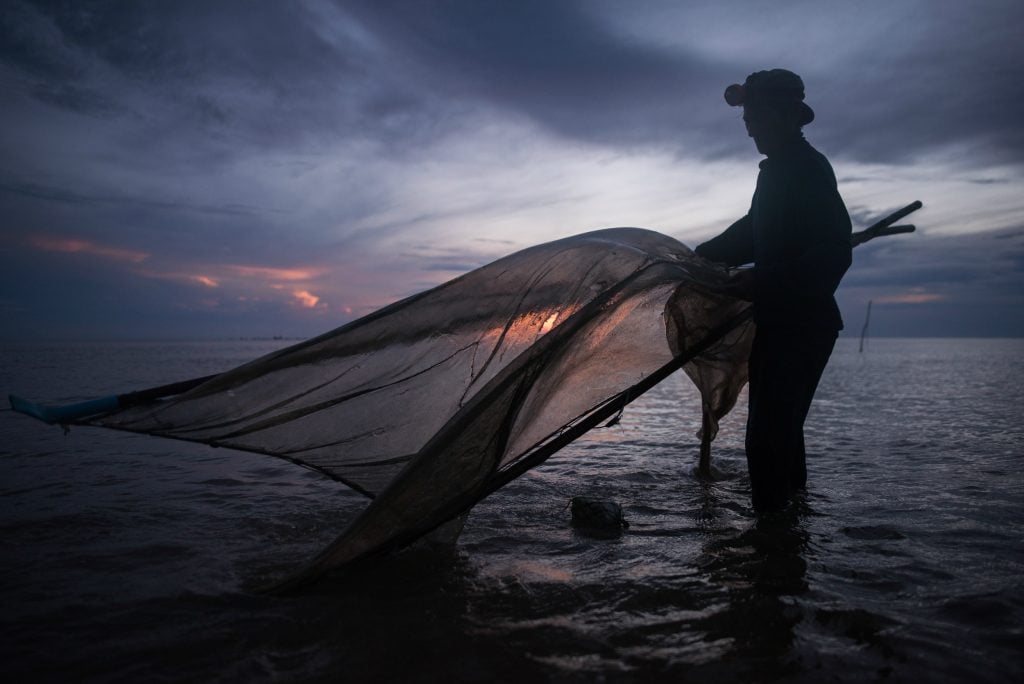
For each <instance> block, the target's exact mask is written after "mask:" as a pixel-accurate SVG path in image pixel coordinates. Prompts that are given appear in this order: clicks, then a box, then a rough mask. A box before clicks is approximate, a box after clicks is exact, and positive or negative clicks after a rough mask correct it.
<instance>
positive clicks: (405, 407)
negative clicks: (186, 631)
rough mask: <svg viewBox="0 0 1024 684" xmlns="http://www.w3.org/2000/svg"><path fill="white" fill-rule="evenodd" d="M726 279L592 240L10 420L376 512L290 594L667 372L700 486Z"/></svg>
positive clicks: (449, 511)
mask: <svg viewBox="0 0 1024 684" xmlns="http://www.w3.org/2000/svg"><path fill="white" fill-rule="evenodd" d="M906 213H909V212H906ZM894 217H896V215H894ZM897 218H898V217H897ZM893 220H895V219H894V218H893V217H889V218H888V219H885V220H884V221H882V222H879V226H881V224H883V223H884V224H885V226H887V225H888V224H889V223H892V221H893ZM886 221H887V222H888V223H886ZM881 227H882V228H884V226H881ZM893 230H895V229H893ZM876 234H885V233H884V232H879V231H878V229H876V231H875V233H874V234H872V235H870V236H867V237H865V238H864V239H870V237H874V235H876ZM854 237H855V239H856V237H857V236H856V235H855V236H854ZM855 244H856V243H855ZM729 278H730V274H729V271H728V270H727V269H726V268H724V267H720V266H717V265H714V264H711V263H709V262H707V261H705V260H703V259H701V258H699V257H697V256H696V255H695V254H694V253H693V252H692V251H691V250H690V249H689V248H687V247H686V246H685V245H683V244H682V243H680V242H679V241H677V240H675V239H673V238H671V237H668V236H665V235H661V234H659V233H655V232H653V231H648V230H641V229H638V228H616V229H609V230H600V231H594V232H592V233H585V234H583V235H577V236H574V237H570V238H565V239H563V240H558V241H555V242H550V243H546V244H543V245H538V246H536V247H531V248H529V249H525V250H522V251H520V252H517V253H515V254H512V255H510V256H507V257H505V258H503V259H499V260H498V261H495V262H493V263H491V264H488V265H486V266H484V267H482V268H479V269H477V270H475V271H472V272H470V273H467V274H466V275H464V276H461V277H459V278H456V279H454V280H452V281H449V282H447V283H445V284H443V285H440V286H438V287H436V288H434V289H432V290H428V291H426V292H422V293H420V294H417V295H414V296H412V297H409V298H407V299H405V300H402V301H400V302H397V303H395V304H392V305H391V306H388V307H385V308H384V309H381V310H380V311H377V312H374V313H372V314H370V315H368V316H365V317H363V318H361V319H359V320H356V321H353V322H351V323H349V324H347V325H345V326H342V327H341V328H338V329H336V330H333V331H331V332H328V333H326V334H324V335H321V336H319V337H316V338H314V339H311V340H308V341H306V342H302V343H300V344H297V345H294V346H291V347H288V348H286V349H282V350H280V351H277V352H274V353H271V354H268V355H267V356H264V357H263V358H260V359H256V360H255V361H252V362H250V363H247V364H244V365H242V366H239V367H238V368H235V369H233V370H229V371H227V372H225V373H221V374H219V375H215V376H212V377H204V378H196V379H194V380H187V381H184V382H181V383H174V384H173V385H165V386H162V387H158V388H153V389H150V390H142V391H140V392H134V393H128V394H122V395H117V396H114V397H109V398H107V399H101V400H91V401H87V402H83V403H81V404H75V405H72V406H65V407H58V408H56V409H54V408H53V407H44V406H41V405H39V404H34V403H32V402H27V401H24V400H21V399H18V398H15V397H11V404H12V407H13V408H14V409H15V410H18V411H21V412H23V413H27V414H29V415H33V416H34V417H36V418H39V419H41V420H44V421H46V422H51V423H59V424H63V425H94V426H100V427H107V428H112V429H116V430H124V431H128V432H137V433H142V434H148V435H156V436H161V437H168V438H173V439H182V440H187V441H193V442H200V443H204V444H209V445H211V446H218V447H228V448H233V449H239V450H242V451H250V452H254V453H259V454H266V455H270V456H277V457H279V458H283V459H286V460H289V461H292V462H294V463H298V464H300V465H303V466H306V467H309V468H312V469H315V470H318V471H320V472H322V473H324V474H326V475H328V476H329V477H331V478H334V479H336V480H338V481H340V482H343V483H345V484H347V485H349V486H350V487H352V488H353V489H355V490H357V491H359V492H361V493H363V494H364V495H366V496H367V497H368V499H371V501H370V502H369V503H368V505H367V507H366V508H365V509H364V510H363V512H362V513H361V514H359V515H358V516H357V517H356V518H355V519H354V520H352V521H351V523H349V524H348V526H347V527H346V528H345V529H344V530H343V531H342V532H341V534H340V535H339V536H338V538H337V539H336V540H335V541H334V542H333V543H332V544H331V545H330V546H329V547H328V548H326V549H325V550H324V551H323V552H322V553H320V554H319V555H318V556H317V557H316V558H315V559H313V561H312V562H311V563H309V564H308V565H306V567H305V568H304V569H302V570H301V571H299V572H298V573H297V574H296V575H294V576H293V577H292V578H291V579H289V580H287V581H285V582H283V583H281V584H280V585H278V588H287V587H291V586H295V585H297V584H301V583H303V582H306V581H309V580H312V579H315V578H316V577H318V576H319V575H321V574H323V573H324V572H326V571H329V570H331V569H334V568H340V567H343V566H345V565H347V564H349V563H352V562H353V561H356V560H359V559H361V558H364V557H367V556H370V555H373V554H378V553H382V552H385V551H389V550H392V549H395V548H399V547H402V546H406V545H408V544H410V543H412V542H413V541H415V540H417V539H419V538H420V537H422V536H424V535H426V534H428V533H430V532H431V531H432V530H434V529H436V528H438V527H439V526H441V525H443V524H445V523H446V522H448V521H450V520H453V519H455V518H458V517H459V516H461V515H464V514H465V513H467V512H468V511H469V510H470V509H471V508H472V507H473V506H474V505H475V504H476V503H477V502H478V501H479V500H481V499H482V498H484V497H485V496H487V495H488V494H490V493H491V492H493V491H495V490H496V489H498V488H500V487H501V486H503V485H504V484H506V483H507V482H509V481H510V480H512V479H514V478H516V477H518V476H519V475H521V474H523V473H524V472H526V471H527V470H528V469H530V468H532V467H534V466H536V465H538V464H539V463H542V462H543V461H545V460H546V459H547V458H548V457H549V456H551V454H553V453H555V452H556V451H558V450H559V449H561V448H562V447H563V446H565V445H566V444H568V443H569V442H571V441H572V440H574V439H576V438H577V437H579V436H580V435H582V434H584V433H585V432H586V431H588V430H590V429H591V428H593V427H596V426H598V425H601V424H603V423H605V422H607V421H608V420H609V419H610V418H612V417H613V416H615V415H616V414H617V413H619V412H620V411H621V410H622V408H623V407H624V406H626V405H627V404H629V403H630V402H631V401H633V400H634V399H636V398H637V397H639V396H640V395H641V394H643V393H644V392H646V391H647V390H648V389H650V388H651V387H653V386H654V385H656V384H657V383H659V382H661V381H662V380H664V379H665V378H666V377H668V376H669V375H670V374H671V373H673V372H675V371H677V370H679V369H683V370H684V371H685V372H686V373H687V375H688V376H689V377H690V378H691V380H693V382H694V384H696V386H697V388H698V389H699V391H700V393H701V397H702V403H703V410H704V424H703V430H702V449H701V453H702V458H701V464H702V469H706V470H707V471H710V467H709V464H708V461H707V459H708V453H709V449H708V448H707V447H708V446H709V445H710V441H711V439H712V438H713V437H714V434H715V432H716V431H717V427H718V420H719V419H720V418H721V417H722V416H724V415H725V414H726V413H728V412H729V410H730V409H731V408H732V406H733V405H734V404H735V401H736V397H737V395H738V394H739V391H740V389H741V388H742V387H743V385H744V384H745V382H746V363H747V357H748V355H749V349H750V342H751V340H752V336H753V323H752V322H751V316H750V313H751V309H750V305H749V303H747V302H745V301H741V300H737V299H735V298H734V297H732V296H731V295H730V294H727V292H728V287H727V284H728V282H729Z"/></svg>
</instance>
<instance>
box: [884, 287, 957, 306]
mask: <svg viewBox="0 0 1024 684" xmlns="http://www.w3.org/2000/svg"><path fill="white" fill-rule="evenodd" d="M946 299H947V297H946V295H942V294H938V293H936V292H925V291H924V288H917V287H916V288H913V289H912V291H910V292H905V293H903V294H893V295H882V296H881V297H878V298H877V299H875V301H876V302H878V303H879V304H929V303H931V302H941V301H945V300H946Z"/></svg>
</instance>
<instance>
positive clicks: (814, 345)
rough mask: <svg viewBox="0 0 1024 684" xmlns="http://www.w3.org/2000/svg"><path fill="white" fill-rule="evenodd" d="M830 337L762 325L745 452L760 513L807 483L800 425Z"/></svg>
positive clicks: (752, 366) (832, 336)
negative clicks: (780, 329)
mask: <svg viewBox="0 0 1024 684" xmlns="http://www.w3.org/2000/svg"><path fill="white" fill-rule="evenodd" d="M834 343H835V334H834V333H831V332H830V333H827V334H823V333H814V332H806V331H801V332H794V331H790V330H782V331H779V330H772V329H770V328H767V327H765V326H760V327H758V329H757V333H756V335H755V338H754V345H753V349H752V350H751V356H750V388H749V410H748V414H747V437H746V452H747V466H748V468H749V470H750V489H751V498H752V499H753V503H754V508H755V510H757V511H758V512H764V511H771V510H777V509H779V508H782V507H783V506H785V505H786V503H787V502H788V501H789V498H790V495H791V494H792V492H793V491H794V490H796V489H799V488H802V487H803V486H804V484H805V483H806V480H807V468H806V457H805V454H804V441H803V424H804V419H805V418H806V417H807V412H808V409H809V408H810V405H811V400H812V399H813V398H814V391H815V389H816V388H817V385H818V380H819V379H820V378H821V373H822V371H823V370H824V368H825V364H826V363H827V362H828V358H829V355H830V354H831V352H832V346H833V345H834Z"/></svg>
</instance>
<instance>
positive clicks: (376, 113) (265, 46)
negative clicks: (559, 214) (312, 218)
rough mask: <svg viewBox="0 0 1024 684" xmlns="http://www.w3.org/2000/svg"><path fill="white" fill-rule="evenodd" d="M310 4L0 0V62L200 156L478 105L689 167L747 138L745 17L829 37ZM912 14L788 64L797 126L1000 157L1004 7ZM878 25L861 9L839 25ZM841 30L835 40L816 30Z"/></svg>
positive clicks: (71, 101)
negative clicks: (798, 74)
mask: <svg viewBox="0 0 1024 684" xmlns="http://www.w3.org/2000/svg"><path fill="white" fill-rule="evenodd" d="M655 4H657V3H655ZM316 7H318V6H316V5H304V4H298V3H246V2H215V3H211V2H198V1H195V2H174V3H140V2H131V1H128V0H124V1H121V2H99V3H77V2H72V1H70V0H69V1H68V2H48V3H39V4H35V5H27V4H23V3H17V2H16V3H11V4H9V9H8V10H7V11H6V12H5V13H4V15H3V16H4V20H3V23H2V25H0V26H2V27H0V30H2V41H0V45H2V46H3V47H2V49H0V58H2V59H3V61H4V62H5V63H6V64H7V65H8V67H10V68H13V69H14V70H15V73H16V78H15V82H16V83H17V87H18V88H20V89H21V90H22V91H23V92H26V93H28V94H30V95H31V96H33V97H35V98H36V99H38V100H42V101H45V102H46V103H48V104H50V105H53V106H59V107H63V108H66V109H70V110H72V111H77V112H81V113H90V114H92V115H94V116H101V117H112V116H118V117H120V118H122V119H123V123H124V125H126V126H129V127H134V128H138V129H139V133H140V134H145V135H150V136H170V139H169V140H168V139H167V138H160V137H154V138H152V139H150V140H149V141H148V144H149V145H153V146H155V147H159V146H160V144H161V142H165V143H167V144H193V145H195V146H197V147H201V148H202V149H197V150H196V152H195V154H197V155H200V154H202V153H206V154H208V155H211V158H214V159H216V158H218V155H225V154H228V155H230V154H237V153H239V151H240V149H239V148H240V146H241V147H242V148H244V147H245V146H257V145H258V146H261V147H267V146H284V145H295V144H300V145H301V144H306V145H316V144H318V143H320V142H322V141H323V140H324V139H326V138H345V137H358V138H365V139H374V140H376V141H377V142H378V143H379V144H383V145H387V146H389V147H390V148H392V149H401V148H402V146H404V145H412V144H417V143H422V142H427V141H433V140H434V139H436V137H437V136H438V135H444V134H452V133H454V132H457V131H458V130H459V128H460V126H461V125H464V124H465V120H464V116H465V114H466V113H467V112H470V111H473V110H475V109H478V108H482V109H485V110H486V109H488V108H490V109H493V110H494V111H496V112H502V111H504V112H512V113H518V114H522V115H525V116H527V117H529V118H530V119H532V120H533V121H535V122H537V123H539V124H540V125H542V126H544V127H545V128H547V129H548V130H550V131H553V132H555V133H557V134H558V135H561V136H564V137H568V138H577V139H583V140H586V141H589V142H594V143H599V144H602V145H606V146H622V147H632V146H637V145H642V146H660V147H663V148H667V149H671V150H675V151H677V152H678V153H680V154H683V155H685V156H689V157H696V158H700V157H709V156H710V157H716V156H720V155H721V154H724V153H736V152H740V151H744V152H745V151H746V150H747V147H748V142H747V141H746V140H745V139H744V137H743V135H742V128H741V127H740V126H739V125H737V124H738V115H737V114H736V112H735V111H730V110H729V108H728V107H726V106H725V105H724V103H723V102H722V101H721V91H722V89H723V87H724V85H726V84H728V83H729V82H731V81H735V80H742V79H743V77H744V76H745V75H746V73H748V72H749V71H751V70H754V69H757V68H764V67H771V66H780V65H776V64H761V63H758V62H757V61H755V60H756V59H760V58H759V57H754V55H758V54H760V53H759V52H758V51H757V48H758V38H759V35H758V31H759V30H760V31H763V32H767V31H770V30H771V29H772V28H773V26H774V23H775V22H781V23H794V19H799V20H800V23H799V24H795V25H794V26H793V29H792V30H793V36H792V40H793V41H795V42H799V41H800V40H801V39H802V38H805V37H809V36H814V35H815V34H822V33H824V32H828V31H836V30H837V28H836V27H835V26H831V25H829V24H828V23H827V22H825V21H824V18H825V17H826V16H827V10H823V9H821V8H817V9H816V6H815V5H807V6H806V8H805V9H802V10H801V14H795V13H794V11H792V10H786V9H785V8H781V9H772V10H766V8H765V6H764V5H763V3H740V4H733V5H729V6H728V7H729V8H730V9H729V10H728V11H723V12H720V13H719V14H717V15H715V16H714V17H711V18H709V17H708V16H706V15H704V14H698V13H696V12H695V11H694V10H688V9H687V6H681V5H675V6H674V7H673V13H672V14H671V15H670V16H671V18H672V21H674V22H677V23H678V24H679V25H680V26H687V25H690V24H693V23H698V24H699V23H700V22H705V23H706V26H700V25H699V26H698V29H700V30H706V31H707V32H709V33H714V32H715V31H722V32H724V31H726V30H727V29H729V28H730V27H731V26H732V25H748V33H749V35H750V38H749V39H748V40H746V41H745V44H744V43H743V42H741V43H740V44H737V45H736V49H735V51H734V54H732V55H731V56H730V57H729V59H728V60H727V61H726V60H725V59H723V58H722V57H721V56H712V55H708V54H705V53H702V52H700V51H698V50H695V49H688V48H686V47H685V46H675V47H672V48H669V47H666V46H665V45H663V44H659V45H658V46H651V45H646V44H644V43H641V42H640V41H639V40H636V39H635V37H633V38H631V37H630V36H629V35H628V34H625V33H623V32H621V31H618V30H617V28H616V25H615V19H614V13H613V12H607V11H606V12H603V13H598V12H595V6H594V4H593V3H585V2H570V1H568V0H566V1H562V2H546V1H542V0H523V1H521V2H514V3H507V2H497V1H490V0H452V1H447V2H419V1H416V0H406V1H400V2H379V1H373V2H369V1H350V2H338V3H336V11H330V12H328V11H327V10H326V9H325V8H323V7H321V8H320V10H316V9H315V8H316ZM694 7H699V6H694ZM916 7H917V8H918V10H919V11H918V13H917V15H914V14H908V15H907V16H911V17H912V18H913V21H912V22H906V23H904V24H902V25H900V26H885V27H883V28H884V30H883V28H879V29H878V34H877V35H876V34H872V35H875V36H876V37H879V36H881V37H885V38H886V40H881V41H879V42H874V43H871V44H865V45H863V46H862V47H861V48H860V49H856V48H849V49H847V50H846V52H845V53H844V54H849V55H850V57H849V58H847V59H845V60H842V61H840V62H839V63H837V64H835V66H834V68H833V69H832V70H831V71H830V72H829V73H828V74H817V73H814V71H813V66H814V64H815V61H816V60H815V57H814V55H808V56H807V57H806V58H805V59H804V61H805V62H806V64H805V65H801V64H792V65H788V66H791V67H792V68H794V69H796V70H798V71H801V70H803V69H802V68H801V66H806V67H807V68H808V69H809V70H811V72H810V73H809V74H808V75H807V80H808V83H809V85H808V88H809V99H810V101H812V103H814V104H815V106H817V107H819V110H820V111H822V112H825V115H824V116H821V117H820V118H819V121H817V122H815V123H814V124H812V126H813V128H812V129H810V131H813V134H812V137H814V139H815V140H817V141H820V142H821V143H822V144H823V145H824V146H826V147H827V148H828V149H829V150H831V151H832V152H833V154H837V155H841V156H844V157H848V158H853V159H857V160H861V161H872V162H886V161H898V160H905V159H908V158H910V157H912V156H914V155H919V154H922V153H925V152H927V151H928V150H931V149H934V148H939V147H943V146H947V145H950V144H954V143H962V144H964V145H970V146H972V150H973V153H974V155H975V156H974V158H973V159H974V161H978V160H979V159H980V158H988V159H997V160H1002V161H1009V162H1012V163H1019V162H1020V161H1021V160H1022V159H1024V131H1022V130H1021V127H1020V126H1019V125H1018V122H1019V121H1020V120H1021V118H1022V116H1024V101H1022V97H1021V95H1020V90H1019V88H1017V87H1015V86H1014V84H1016V83H1019V82H1021V80H1024V66H1022V65H1024V58H1022V56H1021V52H1022V51H1021V50H1020V49H1019V47H1018V42H1019V40H1018V36H1017V35H1016V28H1015V27H1017V26H1019V25H1020V24H1021V22H1022V20H1024V6H1021V5H1020V4H1019V3H1011V2H981V3H976V4H967V3H954V2H944V1H943V2H929V3H922V4H918V5H916ZM620 11H622V12H625V11H627V10H620ZM632 11H636V12H638V13H642V12H643V11H644V8H643V7H640V8H639V9H636V10H632ZM876 14H877V13H876ZM883 19H884V15H882V18H878V17H874V16H873V13H872V12H864V13H863V18H862V20H861V21H862V22H863V23H864V24H865V25H868V26H870V25H871V24H872V22H874V23H879V22H882V21H883ZM857 28H863V27H857ZM776 33H778V32H777V31H776ZM767 35H768V33H765V36H767ZM819 38H820V35H819ZM844 39H846V40H850V41H855V40H856V38H854V37H850V38H845V37H844V36H843V35H842V34H837V35H835V40H836V41H842V40H844ZM796 61H798V62H799V61H800V60H796ZM781 66H784V65H781ZM163 110H166V111H163ZM809 134H810V132H809ZM979 155H980V156H979Z"/></svg>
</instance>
